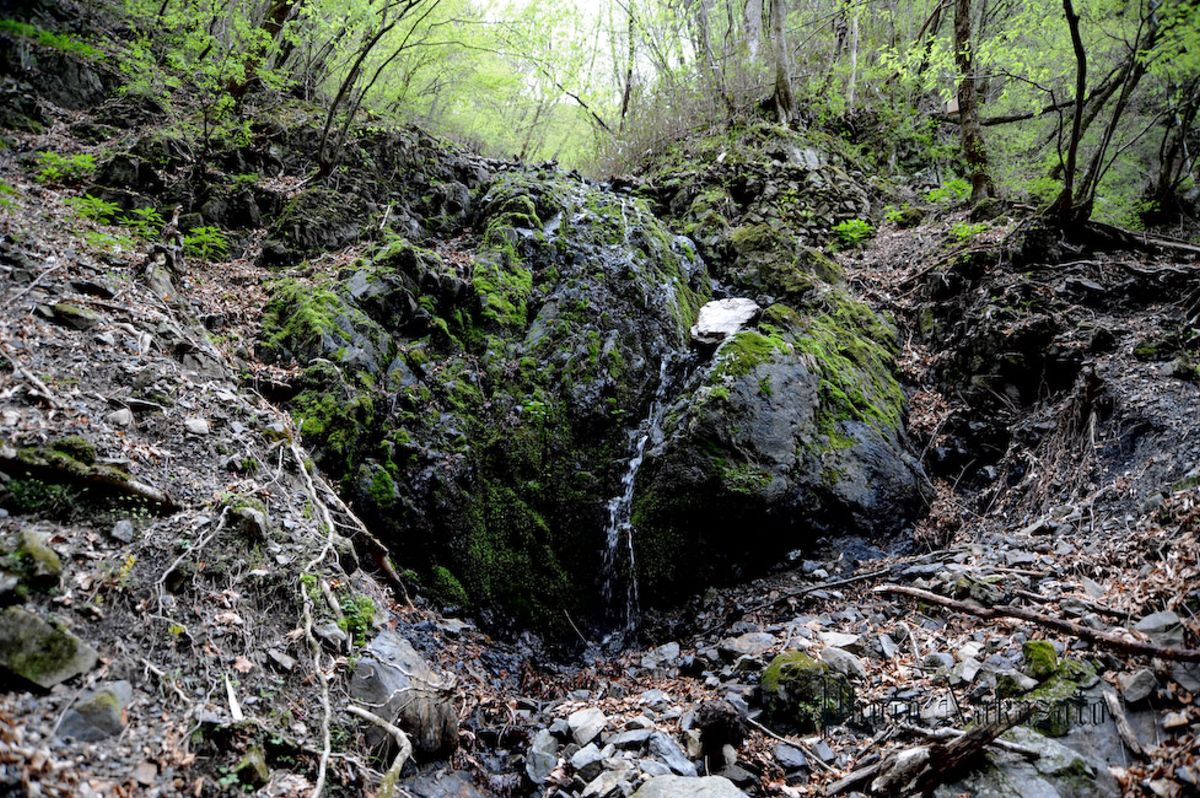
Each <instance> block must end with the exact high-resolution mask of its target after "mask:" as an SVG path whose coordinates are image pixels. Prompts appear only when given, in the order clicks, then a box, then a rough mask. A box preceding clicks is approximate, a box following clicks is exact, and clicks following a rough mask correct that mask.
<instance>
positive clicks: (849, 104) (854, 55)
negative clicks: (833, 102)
mask: <svg viewBox="0 0 1200 798" xmlns="http://www.w3.org/2000/svg"><path fill="white" fill-rule="evenodd" d="M857 84H858V10H857V9H854V10H851V12H850V81H849V83H848V84H847V86H846V110H847V111H853V110H854V101H855V99H856V98H855V93H856V89H857V88H858V86H857Z"/></svg>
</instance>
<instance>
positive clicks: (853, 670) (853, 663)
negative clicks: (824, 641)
mask: <svg viewBox="0 0 1200 798" xmlns="http://www.w3.org/2000/svg"><path fill="white" fill-rule="evenodd" d="M820 657H821V660H822V661H823V662H827V663H829V667H831V668H833V669H834V670H835V671H837V672H838V673H840V674H843V675H845V676H856V677H858V678H859V679H862V678H865V677H866V675H867V669H866V668H864V667H863V664H862V661H861V660H860V659H859V658H858V657H856V656H854V655H853V654H851V653H850V652H849V651H845V650H843V649H840V648H835V647H833V646H830V647H829V648H826V649H824V650H823V651H821V654H820Z"/></svg>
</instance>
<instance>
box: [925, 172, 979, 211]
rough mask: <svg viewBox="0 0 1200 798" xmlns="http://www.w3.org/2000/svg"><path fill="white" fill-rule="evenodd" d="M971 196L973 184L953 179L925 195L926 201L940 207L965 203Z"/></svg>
mask: <svg viewBox="0 0 1200 798" xmlns="http://www.w3.org/2000/svg"><path fill="white" fill-rule="evenodd" d="M970 196H971V184H970V183H968V182H967V181H966V180H963V179H962V178H958V177H955V178H951V179H950V180H947V181H945V182H943V183H942V184H941V185H940V186H938V187H937V188H933V189H930V190H929V191H928V192H926V193H925V199H927V200H929V201H930V202H933V203H937V204H938V205H952V204H954V203H956V202H963V201H965V200H966V199H967V198H968V197H970Z"/></svg>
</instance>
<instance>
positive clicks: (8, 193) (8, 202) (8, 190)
mask: <svg viewBox="0 0 1200 798" xmlns="http://www.w3.org/2000/svg"><path fill="white" fill-rule="evenodd" d="M18 194H19V192H18V191H17V189H16V187H15V186H13V185H12V184H10V183H7V182H5V181H4V180H0V208H12V207H14V206H15V205H16V203H15V202H13V200H12V199H11V198H12V197H16V196H17V195H18Z"/></svg>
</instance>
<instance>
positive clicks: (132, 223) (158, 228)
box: [121, 207, 166, 241]
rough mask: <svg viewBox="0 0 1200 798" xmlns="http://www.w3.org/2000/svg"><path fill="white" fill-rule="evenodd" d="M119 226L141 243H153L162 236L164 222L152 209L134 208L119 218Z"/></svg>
mask: <svg viewBox="0 0 1200 798" xmlns="http://www.w3.org/2000/svg"><path fill="white" fill-rule="evenodd" d="M121 224H122V225H124V226H125V227H128V228H129V230H130V232H131V233H133V235H134V236H136V237H137V238H140V239H141V240H143V241H154V240H155V239H157V238H158V237H159V236H160V235H161V234H162V229H163V225H165V224H166V221H165V220H164V219H163V218H162V215H161V214H159V212H158V211H157V210H155V209H154V208H149V207H147V208H134V209H133V210H131V211H130V212H129V213H127V214H125V215H124V216H122V217H121Z"/></svg>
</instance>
